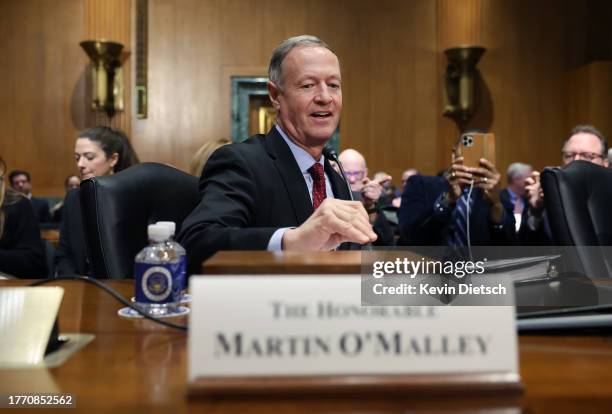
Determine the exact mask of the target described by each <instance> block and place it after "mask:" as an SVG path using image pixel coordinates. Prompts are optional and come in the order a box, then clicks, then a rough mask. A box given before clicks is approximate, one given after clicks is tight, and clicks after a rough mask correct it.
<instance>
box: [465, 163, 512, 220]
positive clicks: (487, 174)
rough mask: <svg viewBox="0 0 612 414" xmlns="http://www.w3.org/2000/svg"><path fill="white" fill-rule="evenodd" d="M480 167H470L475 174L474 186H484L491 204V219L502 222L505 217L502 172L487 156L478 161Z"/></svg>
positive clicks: (485, 194) (488, 201)
mask: <svg viewBox="0 0 612 414" xmlns="http://www.w3.org/2000/svg"><path fill="white" fill-rule="evenodd" d="M478 164H479V165H480V167H474V168H470V171H471V172H472V174H473V175H474V187H476V188H482V190H483V196H484V199H485V200H486V201H487V203H489V204H490V205H491V216H490V218H491V220H492V221H493V222H494V223H500V222H501V220H502V218H503V210H504V206H503V205H502V203H501V200H500V199H499V180H500V178H501V174H500V173H499V172H498V171H497V169H496V168H495V165H493V163H491V162H490V161H489V160H487V159H485V158H481V159H480V161H479V162H478Z"/></svg>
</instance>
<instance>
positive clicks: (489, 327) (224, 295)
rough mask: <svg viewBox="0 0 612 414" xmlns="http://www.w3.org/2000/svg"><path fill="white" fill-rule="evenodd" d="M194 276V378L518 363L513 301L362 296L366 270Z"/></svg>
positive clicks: (509, 367) (480, 368)
mask: <svg viewBox="0 0 612 414" xmlns="http://www.w3.org/2000/svg"><path fill="white" fill-rule="evenodd" d="M189 283H190V290H191V294H192V295H193V302H192V308H191V314H190V318H189V342H188V352H189V366H188V377H189V381H190V382H193V381H195V380H197V379H202V378H212V377H216V378H219V377H223V378H229V377H242V378H245V377H260V378H261V377H291V376H295V377H309V376H334V375H343V376H346V375H349V376H355V375H368V376H371V375H395V374H402V375H406V374H408V375H412V374H464V373H469V374H474V373H489V372H497V373H500V372H502V373H513V374H516V373H517V372H518V362H517V338H516V326H515V313H514V308H513V307H511V306H486V307H484V306H456V307H450V306H431V307H427V306H361V276H360V275H354V276H237V277H235V276H208V275H207V276H192V277H191V279H190V281H189ZM517 378H518V376H517Z"/></svg>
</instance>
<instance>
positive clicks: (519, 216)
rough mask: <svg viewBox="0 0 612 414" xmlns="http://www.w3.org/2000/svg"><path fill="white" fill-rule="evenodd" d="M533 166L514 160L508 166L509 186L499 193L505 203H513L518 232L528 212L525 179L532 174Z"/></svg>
mask: <svg viewBox="0 0 612 414" xmlns="http://www.w3.org/2000/svg"><path fill="white" fill-rule="evenodd" d="M532 172H533V168H532V167H531V165H529V164H523V163H521V162H513V163H512V164H510V165H509V166H508V170H507V171H506V178H507V180H508V187H506V188H504V189H503V190H501V191H500V193H499V198H500V199H501V201H502V203H503V204H505V205H511V206H512V210H513V213H514V221H515V223H516V231H517V232H518V231H519V229H520V227H521V223H522V222H523V216H524V215H525V213H526V212H527V209H526V208H527V197H526V196H525V180H526V179H527V177H529V176H530V175H531V173H532Z"/></svg>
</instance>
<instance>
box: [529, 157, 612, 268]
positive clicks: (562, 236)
mask: <svg viewBox="0 0 612 414" xmlns="http://www.w3.org/2000/svg"><path fill="white" fill-rule="evenodd" d="M541 182H542V189H543V190H544V203H545V206H546V215H547V217H548V221H549V224H550V229H551V232H552V236H553V240H554V242H555V244H557V245H559V246H612V169H608V168H604V167H601V166H599V165H596V164H593V163H590V162H586V161H580V160H578V161H574V162H572V163H570V164H569V165H568V166H567V167H565V168H546V169H545V170H544V171H543V172H542V175H541ZM605 250H606V251H607V252H609V251H610V250H609V249H605ZM575 252H576V259H575V260H576V261H577V263H576V268H575V269H576V270H579V271H583V272H584V273H585V274H587V275H589V276H592V275H604V274H605V275H606V276H610V274H609V273H610V272H609V270H607V267H606V266H605V263H606V257H605V256H606V255H604V254H603V250H602V249H597V248H583V247H581V248H578V249H575Z"/></svg>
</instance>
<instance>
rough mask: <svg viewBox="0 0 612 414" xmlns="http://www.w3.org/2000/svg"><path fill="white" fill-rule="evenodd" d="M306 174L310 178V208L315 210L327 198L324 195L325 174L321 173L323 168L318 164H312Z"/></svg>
mask: <svg viewBox="0 0 612 414" xmlns="http://www.w3.org/2000/svg"><path fill="white" fill-rule="evenodd" d="M308 172H309V173H310V176H311V177H312V206H313V207H314V208H315V210H316V208H317V207H319V205H321V203H322V202H323V200H325V197H327V194H326V193H325V172H324V171H323V166H322V165H321V164H319V163H318V162H316V163H314V164H313V166H312V167H310V168H309V169H308Z"/></svg>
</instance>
